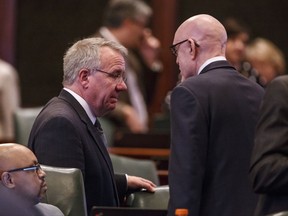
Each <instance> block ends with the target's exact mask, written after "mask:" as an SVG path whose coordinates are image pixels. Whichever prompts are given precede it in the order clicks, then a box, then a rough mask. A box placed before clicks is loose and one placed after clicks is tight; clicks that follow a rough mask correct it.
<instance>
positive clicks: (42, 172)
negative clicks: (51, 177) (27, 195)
mask: <svg viewBox="0 0 288 216" xmlns="http://www.w3.org/2000/svg"><path fill="white" fill-rule="evenodd" d="M37 174H38V176H39V177H40V178H45V177H46V173H45V171H44V170H43V169H39V170H38V171H37Z"/></svg>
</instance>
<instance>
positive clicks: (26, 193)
mask: <svg viewBox="0 0 288 216" xmlns="http://www.w3.org/2000/svg"><path fill="white" fill-rule="evenodd" d="M45 176H46V174H45V172H44V171H43V170H42V169H41V167H40V165H39V163H38V162H37V158H36V157H35V155H34V154H33V152H32V151H30V150H29V149H28V148H27V147H25V146H23V145H19V144H14V143H7V144H1V145H0V177H1V178H0V209H1V213H0V215H9V216H18V215H21V216H26V215H27V216H28V215H29V216H34V215H35V216H45V215H47V216H51V215H53V216H64V215H63V213H62V212H61V211H60V210H59V209H58V208H57V207H55V206H52V205H49V204H44V203H39V202H40V200H41V199H42V198H43V197H44V195H45V193H46V191H47V186H46V183H45Z"/></svg>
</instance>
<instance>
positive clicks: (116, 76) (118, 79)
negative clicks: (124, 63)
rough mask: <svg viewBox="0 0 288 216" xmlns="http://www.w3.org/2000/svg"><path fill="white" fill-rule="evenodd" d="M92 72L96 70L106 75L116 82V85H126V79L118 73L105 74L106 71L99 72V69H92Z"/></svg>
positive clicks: (122, 74)
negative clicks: (122, 83) (123, 83)
mask: <svg viewBox="0 0 288 216" xmlns="http://www.w3.org/2000/svg"><path fill="white" fill-rule="evenodd" d="M92 70H96V71H98V72H100V73H104V74H107V75H108V77H111V78H112V79H114V80H115V81H116V83H118V84H119V83H121V82H122V81H123V82H125V83H126V81H127V77H126V76H125V75H124V73H119V72H111V73H109V72H106V71H103V70H100V69H97V68H95V69H92Z"/></svg>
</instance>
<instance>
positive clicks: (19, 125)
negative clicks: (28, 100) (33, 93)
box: [14, 107, 42, 145]
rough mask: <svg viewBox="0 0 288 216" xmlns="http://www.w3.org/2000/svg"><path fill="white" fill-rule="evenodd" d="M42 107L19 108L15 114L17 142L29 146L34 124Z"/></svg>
mask: <svg viewBox="0 0 288 216" xmlns="http://www.w3.org/2000/svg"><path fill="white" fill-rule="evenodd" d="M41 109H42V107H30V108H18V109H17V110H16V111H15V113H14V130H15V142H16V143H20V144H23V145H27V144H28V139H29V135H30V131H31V128H32V126H33V123H34V121H35V119H36V117H37V116H38V114H39V113H40V111H41Z"/></svg>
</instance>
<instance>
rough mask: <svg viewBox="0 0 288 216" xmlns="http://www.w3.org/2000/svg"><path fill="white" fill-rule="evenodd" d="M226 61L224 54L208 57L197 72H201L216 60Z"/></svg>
mask: <svg viewBox="0 0 288 216" xmlns="http://www.w3.org/2000/svg"><path fill="white" fill-rule="evenodd" d="M223 60H224V61H225V60H226V58H225V57H224V56H216V57H213V58H210V59H207V60H206V61H205V62H204V63H203V64H202V65H201V67H200V68H199V70H198V73H197V74H200V73H201V71H202V70H203V69H204V68H205V67H206V66H207V65H208V64H210V63H212V62H215V61H223Z"/></svg>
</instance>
